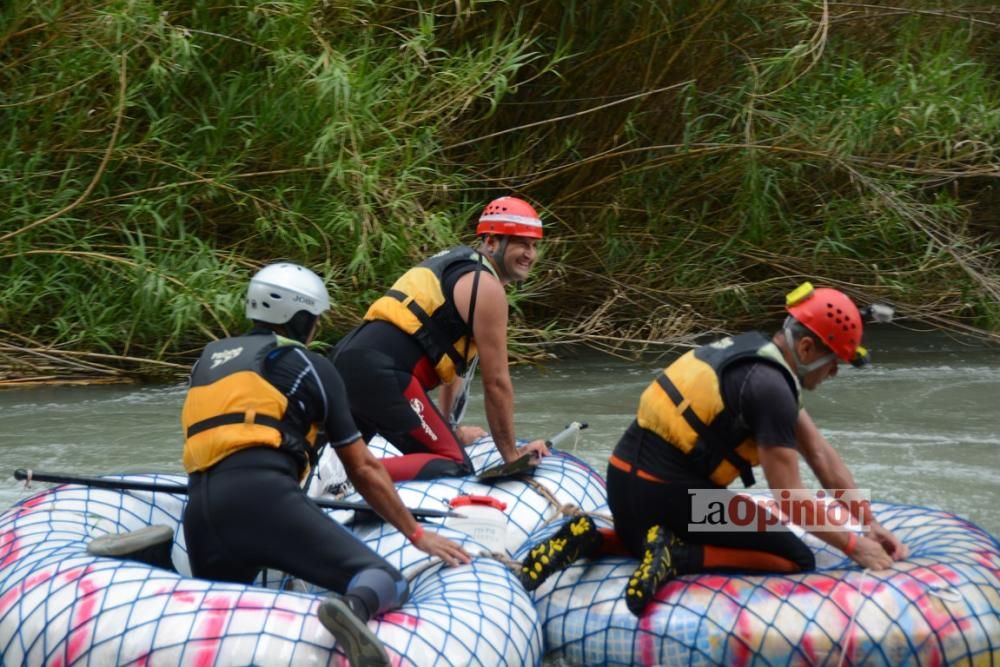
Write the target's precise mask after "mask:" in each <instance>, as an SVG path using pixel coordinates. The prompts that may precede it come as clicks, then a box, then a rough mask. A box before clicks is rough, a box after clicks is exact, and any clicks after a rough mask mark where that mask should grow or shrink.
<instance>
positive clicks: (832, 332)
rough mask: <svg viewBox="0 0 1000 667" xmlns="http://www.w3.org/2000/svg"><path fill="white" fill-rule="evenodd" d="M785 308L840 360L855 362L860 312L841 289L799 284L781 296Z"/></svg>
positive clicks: (860, 327)
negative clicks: (783, 297) (783, 296)
mask: <svg viewBox="0 0 1000 667" xmlns="http://www.w3.org/2000/svg"><path fill="white" fill-rule="evenodd" d="M785 309H786V310H787V311H788V312H789V313H790V314H791V316H792V317H794V318H795V319H796V320H798V321H799V322H800V323H802V325H803V326H804V327H805V328H807V329H809V331H811V332H813V333H814V334H816V335H817V336H819V338H820V340H822V341H823V343H825V344H826V346H827V347H829V348H830V350H832V351H833V353H834V354H836V355H837V357H838V358H840V359H841V360H842V361H848V362H851V363H856V362H858V361H859V354H860V355H864V354H865V352H864V348H863V347H861V332H862V326H861V313H859V312H858V307H857V306H855V305H854V302H853V301H851V299H850V297H848V296H847V295H846V294H844V293H843V292H840V291H838V290H835V289H831V288H829V287H819V288H813V286H812V285H811V284H809V283H802V285H800V286H799V287H798V288H796V289H795V291H793V292H791V293H789V295H788V296H787V297H785Z"/></svg>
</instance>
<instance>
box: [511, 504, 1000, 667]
mask: <svg viewBox="0 0 1000 667" xmlns="http://www.w3.org/2000/svg"><path fill="white" fill-rule="evenodd" d="M873 510H874V512H875V514H876V517H877V518H878V520H879V521H880V522H881V523H882V524H883V525H884V526H886V527H887V528H888V529H890V530H892V531H893V532H894V533H895V534H896V535H898V536H899V537H900V538H901V539H902V540H903V541H904V542H905V543H906V544H907V545H908V546H909V548H910V550H911V555H910V557H909V558H908V559H907V560H906V561H904V562H900V563H896V564H894V565H893V567H892V568H891V569H890V570H887V571H884V572H878V573H875V572H864V571H862V570H860V569H859V568H858V566H856V565H855V564H853V563H852V562H851V561H850V560H849V559H847V558H846V557H845V556H844V555H843V554H842V553H841V552H839V551H837V550H835V549H832V548H831V547H829V546H827V545H826V544H825V543H822V542H820V541H819V540H816V539H815V538H813V537H812V536H806V538H805V539H806V541H807V543H808V544H809V545H810V546H811V547H812V548H813V549H814V551H815V552H816V556H817V566H818V569H817V571H816V572H812V573H808V574H800V575H770V576H741V575H713V574H703V575H689V576H684V577H680V578H678V579H676V580H674V581H672V582H670V583H669V584H668V585H666V586H665V587H663V588H662V589H661V590H660V591H659V593H658V594H657V596H656V598H655V600H654V602H653V603H651V605H650V608H649V609H647V611H646V614H645V615H644V616H643V618H642V619H637V618H635V617H634V616H632V614H631V613H630V612H629V611H628V609H627V607H626V605H625V600H624V589H625V584H626V582H627V580H628V577H629V575H630V574H631V573H632V571H633V570H634V568H635V566H636V564H637V563H636V561H635V560H632V559H627V558H602V559H599V560H596V561H584V562H580V563H577V564H575V565H573V566H571V567H570V568H568V569H567V570H565V571H563V572H561V573H559V574H557V575H555V576H553V577H552V578H551V579H549V580H548V581H546V582H545V583H544V584H543V585H542V586H541V587H540V588H539V589H538V590H537V591H536V592H535V602H536V606H537V608H538V612H539V615H540V616H541V617H542V621H543V623H544V626H545V645H546V651H547V652H550V653H552V654H555V655H558V656H560V657H562V658H563V659H564V660H565V661H566V662H568V663H570V664H585V665H635V664H638V665H719V664H726V665H807V664H808V665H831V666H833V665H840V664H850V665H900V664H928V665H935V664H956V663H960V664H961V663H965V664H994V663H995V662H998V661H1000V544H998V543H997V541H996V539H994V538H993V537H991V536H990V535H989V534H987V533H985V532H984V531H982V530H981V529H979V528H977V527H976V526H974V525H972V524H970V523H969V522H967V521H965V520H963V519H960V518H958V517H956V516H954V515H952V514H949V513H946V512H942V511H939V510H932V509H929V508H925V507H916V506H910V505H890V504H886V503H874V504H873ZM557 528H558V526H551V527H549V528H547V529H546V530H544V531H541V532H540V533H539V534H538V535H537V536H536V537H535V538H533V539H532V540H531V543H532V544H533V543H535V542H537V541H538V540H540V539H542V538H544V537H546V536H548V535H550V534H551V533H552V532H554V531H555V530H556V529H557ZM529 547H530V544H529V545H526V546H524V547H523V548H522V549H521V551H519V552H518V553H517V554H516V556H517V557H518V558H521V557H523V556H524V555H525V553H526V552H527V549H528V548H529Z"/></svg>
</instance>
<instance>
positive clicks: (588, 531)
mask: <svg viewBox="0 0 1000 667" xmlns="http://www.w3.org/2000/svg"><path fill="white" fill-rule="evenodd" d="M603 539H604V538H602V537H601V533H600V532H599V531H598V530H597V526H596V525H594V521H593V520H592V519H591V518H590V517H588V516H580V517H576V518H575V519H573V520H571V521H568V522H567V523H565V524H563V526H562V528H560V529H559V531H558V532H556V534H555V535H553V536H552V537H550V538H549V539H547V540H545V541H544V542H541V543H540V544H537V545H536V546H534V547H532V549H531V551H529V552H528V555H527V556H526V557H525V559H524V562H523V563H521V572H520V575H519V578H520V579H521V584H523V585H524V589H525V590H527V591H533V590H535V589H536V588H538V587H539V586H541V585H542V582H543V581H545V580H546V579H548V578H549V577H550V576H552V575H553V574H555V573H556V572H558V571H560V570H563V569H565V568H567V567H569V566H570V565H571V564H572V563H573V562H574V561H576V560H577V559H579V558H581V557H584V558H589V557H590V556H593V555H594V553H596V551H597V549H598V547H600V546H601V542H602V541H603Z"/></svg>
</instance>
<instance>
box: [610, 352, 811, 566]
mask: <svg viewBox="0 0 1000 667" xmlns="http://www.w3.org/2000/svg"><path fill="white" fill-rule="evenodd" d="M721 392H722V396H723V397H724V400H725V405H727V406H733V409H731V410H730V409H727V411H726V413H724V416H721V417H720V419H729V420H734V421H731V422H730V424H731V425H732V426H733V428H731V429H728V430H729V431H730V432H731V433H733V434H734V442H740V441H742V440H743V439H744V438H745V437H748V436H750V437H753V439H754V440H755V441H756V442H758V443H767V444H765V445H759V446H772V447H791V448H795V447H796V438H795V422H796V419H797V417H798V411H799V408H798V402H797V400H796V397H795V395H794V394H793V392H792V391H791V389H790V388H789V385H788V381H787V380H786V379H785V377H784V375H783V373H782V372H781V371H780V370H779V369H778V368H777V367H775V366H774V365H773V364H771V363H767V362H763V361H755V360H750V361H741V362H736V363H735V364H734V365H732V366H730V367H729V368H727V369H726V370H725V371H724V372H723V374H722V381H721ZM723 430H727V429H723ZM640 444H641V447H640ZM637 451H639V452H641V453H640V456H639V461H638V462H636V463H637V468H638V469H639V470H642V471H643V472H645V473H647V474H648V475H650V476H653V477H656V478H657V479H658V480H660V481H651V480H650V479H644V478H643V476H640V475H638V474H636V473H635V472H626V471H625V470H622V469H621V468H620V467H616V466H615V465H609V466H608V504H609V506H610V508H611V512H612V515H613V516H614V520H615V532H616V533H617V534H618V536H619V537H620V538H621V540H622V543H623V544H624V545H625V547H626V548H627V549H628V550H629V551H630V552H631V553H632V554H634V555H636V556H641V554H642V552H643V540H644V538H645V536H646V532H647V531H648V530H649V528H650V527H651V526H653V525H665V526H667V527H668V528H669V529H670V530H672V531H674V532H675V533H676V534H677V535H679V536H681V537H682V538H684V539H685V540H686V541H688V542H689V543H691V544H692V545H694V550H695V551H696V552H697V551H698V545H715V546H720V547H733V548H739V549H752V550H757V551H764V552H769V553H772V554H775V555H778V556H781V557H783V558H786V559H788V560H790V561H792V562H793V563H795V564H796V565H797V566H798V568H799V569H801V570H811V569H813V568H814V567H815V558H814V556H813V553H812V551H811V550H810V549H809V547H808V546H806V545H805V543H804V542H802V540H800V539H799V538H798V537H796V536H795V535H794V534H793V533H792V532H791V531H789V530H788V529H786V528H779V527H772V528H771V529H770V530H768V531H766V532H716V531H711V532H700V531H698V532H693V531H690V530H689V528H688V524H689V522H690V521H691V518H692V513H691V497H690V495H689V491H690V490H691V489H714V490H719V491H721V492H723V493H725V494H729V495H732V494H731V493H730V492H728V491H723V490H721V489H719V486H718V485H717V484H715V483H713V482H712V481H711V480H709V479H708V477H706V476H705V475H704V474H703V473H702V472H700V471H695V470H692V469H691V467H690V466H689V465H685V463H686V462H685V461H684V459H683V458H682V457H680V456H678V455H677V450H676V449H675V448H673V447H671V446H670V445H669V444H667V443H665V442H663V441H662V440H660V439H659V438H658V437H657V436H655V435H654V434H652V433H650V432H649V431H647V430H645V429H642V428H640V427H639V426H638V424H637V423H636V422H633V423H632V424H631V425H630V426H629V427H628V429H627V430H626V431H625V434H624V435H623V436H622V437H621V439H620V440H619V442H618V445H617V446H616V447H615V451H614V455H615V457H617V458H618V459H620V460H624V461H628V462H629V463H632V462H634V460H635V453H636V452H637ZM692 558H693V560H694V561H695V562H701V561H702V558H701V554H699V553H695V554H693V555H692ZM740 569H741V570H743V571H752V570H754V569H755V568H754V566H753V564H752V563H747V566H746V567H742V568H740Z"/></svg>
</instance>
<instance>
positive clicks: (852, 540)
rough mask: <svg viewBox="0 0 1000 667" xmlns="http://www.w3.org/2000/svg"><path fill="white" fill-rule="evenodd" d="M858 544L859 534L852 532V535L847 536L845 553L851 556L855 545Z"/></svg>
mask: <svg viewBox="0 0 1000 667" xmlns="http://www.w3.org/2000/svg"><path fill="white" fill-rule="evenodd" d="M857 545H858V534H857V533H851V536H850V537H848V538H847V546H846V547H844V553H845V554H847V555H848V556H850V555H851V554H852V553H854V547H856V546H857Z"/></svg>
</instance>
